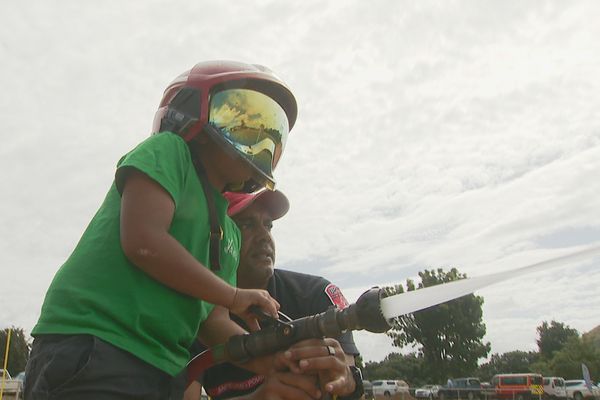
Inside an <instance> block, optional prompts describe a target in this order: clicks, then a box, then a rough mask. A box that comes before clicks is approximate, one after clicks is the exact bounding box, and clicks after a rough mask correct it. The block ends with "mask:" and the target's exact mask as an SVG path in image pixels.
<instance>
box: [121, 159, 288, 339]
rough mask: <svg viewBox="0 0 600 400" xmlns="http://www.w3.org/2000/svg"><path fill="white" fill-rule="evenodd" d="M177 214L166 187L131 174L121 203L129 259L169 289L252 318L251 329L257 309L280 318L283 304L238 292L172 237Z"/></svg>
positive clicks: (259, 294) (261, 293)
mask: <svg viewBox="0 0 600 400" xmlns="http://www.w3.org/2000/svg"><path fill="white" fill-rule="evenodd" d="M174 212H175V203H174V202H173V199H172V198H171V196H170V195H169V194H168V192H167V191H166V190H165V189H163V187H162V186H160V185H159V184H158V183H157V182H155V181H154V180H152V179H150V178H149V177H148V176H147V175H145V174H143V173H142V172H139V171H138V170H135V169H133V168H132V169H130V170H129V171H128V172H127V177H126V181H125V184H124V188H123V192H122V198H121V246H122V247H123V251H124V252H125V255H126V256H127V258H128V259H129V260H130V261H131V262H133V263H134V264H135V265H136V266H138V267H139V268H140V269H142V270H143V271H144V272H146V273H147V274H148V275H150V276H151V277H153V278H154V279H156V280H157V281H159V282H161V283H163V284H165V285H166V286H169V287H171V288H173V289H175V290H177V291H179V292H181V293H184V294H187V295H189V296H193V297H196V298H199V299H202V300H204V301H207V302H209V303H212V304H217V305H221V306H223V307H226V308H228V309H230V310H231V311H232V312H234V313H236V314H238V315H240V316H242V317H244V318H245V319H250V321H248V322H250V326H251V327H256V326H257V323H256V320H255V319H254V318H253V317H252V316H251V313H249V311H248V307H250V306H251V305H258V306H259V307H260V308H262V309H263V310H265V311H266V312H268V313H269V314H271V315H273V316H277V308H278V306H279V304H278V303H277V302H276V301H275V300H274V299H273V298H271V296H269V294H268V292H267V291H265V290H243V289H237V288H235V287H232V286H231V285H229V284H228V283H227V282H225V281H223V280H222V279H221V278H219V277H218V276H217V275H215V274H213V273H212V272H211V271H210V270H209V269H207V268H206V267H205V266H203V265H202V264H201V263H200V262H198V260H196V259H195V258H194V257H193V256H192V255H191V254H190V253H189V252H188V251H187V250H186V249H185V248H184V247H183V246H182V245H181V244H180V243H179V242H178V241H177V240H175V238H173V237H172V236H171V235H170V234H169V226H170V224H171V220H172V218H173V214H174Z"/></svg>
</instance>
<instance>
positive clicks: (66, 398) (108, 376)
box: [24, 335, 185, 400]
mask: <svg viewBox="0 0 600 400" xmlns="http://www.w3.org/2000/svg"><path fill="white" fill-rule="evenodd" d="M25 376H26V381H25V390H24V394H25V397H24V398H25V399H26V400H49V399H61V400H75V399H78V400H81V399H86V400H121V399H122V400H126V399H127V400H133V399H140V400H141V399H144V400H146V399H148V400H174V399H177V400H179V399H181V398H182V397H183V390H184V389H185V387H184V385H185V378H184V376H183V374H182V375H180V376H178V377H172V376H170V375H169V374H167V373H165V372H163V371H162V370H160V369H158V368H156V367H154V366H152V365H150V364H148V363H146V362H144V361H142V360H140V359H139V358H137V357H136V356H134V355H133V354H131V353H128V352H126V351H124V350H121V349H119V348H117V347H115V346H113V345H111V344H109V343H107V342H105V341H103V340H101V339H99V338H97V337H95V336H91V335H39V336H37V337H36V338H35V340H34V341H33V346H32V349H31V355H30V357H29V362H28V363H27V369H26V372H25Z"/></svg>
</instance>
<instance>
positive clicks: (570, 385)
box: [565, 379, 600, 400]
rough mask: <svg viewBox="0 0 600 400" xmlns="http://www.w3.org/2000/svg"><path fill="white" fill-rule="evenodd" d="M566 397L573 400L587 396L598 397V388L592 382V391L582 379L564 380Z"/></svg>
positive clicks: (599, 395)
mask: <svg viewBox="0 0 600 400" xmlns="http://www.w3.org/2000/svg"><path fill="white" fill-rule="evenodd" d="M565 387H566V389H567V397H568V398H570V399H573V400H583V399H587V398H594V397H595V398H600V389H599V388H598V386H596V385H594V384H592V391H590V389H588V387H587V385H586V384H585V381H584V380H583V379H571V380H567V381H565Z"/></svg>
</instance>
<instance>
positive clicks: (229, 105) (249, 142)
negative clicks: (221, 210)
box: [152, 61, 298, 192]
mask: <svg viewBox="0 0 600 400" xmlns="http://www.w3.org/2000/svg"><path fill="white" fill-rule="evenodd" d="M297 113H298V108H297V104H296V99H295V98H294V95H293V94H292V92H291V91H290V89H289V88H288V87H287V86H286V85H285V83H284V82H283V81H282V80H281V79H279V78H278V77H277V76H276V75H275V74H274V73H273V72H272V71H271V70H269V69H268V68H266V67H263V66H261V65H257V64H246V63H241V62H235V61H208V62H202V63H198V64H196V65H195V66H194V67H193V68H192V69H191V70H189V71H186V72H184V73H183V74H181V75H179V76H178V77H177V78H175V80H174V81H173V82H171V83H170V84H169V86H168V87H167V89H166V90H165V92H164V95H163V98H162V100H161V102H160V105H159V108H158V110H157V111H156V114H155V116H154V123H153V126H152V132H153V133H158V132H162V131H171V132H174V133H177V134H179V135H181V136H182V137H183V138H184V139H185V140H186V141H187V142H189V141H191V140H192V139H193V138H195V137H196V136H197V135H198V134H200V133H201V132H205V133H206V134H208V135H209V136H211V137H212V138H213V139H214V140H215V141H216V142H217V143H220V144H221V145H223V147H224V148H225V149H226V150H227V151H229V152H230V154H232V155H233V156H239V157H241V158H242V159H244V160H245V161H247V162H248V164H249V165H250V166H251V167H252V169H253V171H254V172H255V174H254V180H255V181H256V182H249V183H247V184H245V185H244V188H242V189H240V190H241V191H245V192H249V191H254V190H256V189H257V188H259V187H266V188H267V189H270V190H273V189H274V186H275V181H274V178H273V169H274V168H275V167H276V166H277V163H278V162H279V159H280V157H281V154H282V152H283V149H284V148H285V142H286V140H287V135H288V133H289V131H290V130H291V129H292V127H293V126H294V123H295V122H296V116H297Z"/></svg>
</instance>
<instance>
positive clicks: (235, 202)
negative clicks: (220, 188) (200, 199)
mask: <svg viewBox="0 0 600 400" xmlns="http://www.w3.org/2000/svg"><path fill="white" fill-rule="evenodd" d="M223 197H225V198H226V199H227V201H229V207H228V208H227V215H229V216H230V217H233V216H235V215H236V214H238V213H240V212H241V211H243V210H245V209H246V208H248V207H249V206H250V205H251V204H252V203H254V202H256V201H257V202H259V203H260V204H262V205H263V206H264V207H265V209H266V210H267V211H268V212H269V214H271V218H272V219H273V221H275V220H276V219H279V218H281V217H283V216H284V215H285V214H287V212H288V210H289V209H290V202H289V200H288V199H287V197H285V194H283V193H282V192H280V191H279V190H275V191H270V190H261V191H259V192H255V193H238V192H225V193H223Z"/></svg>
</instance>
